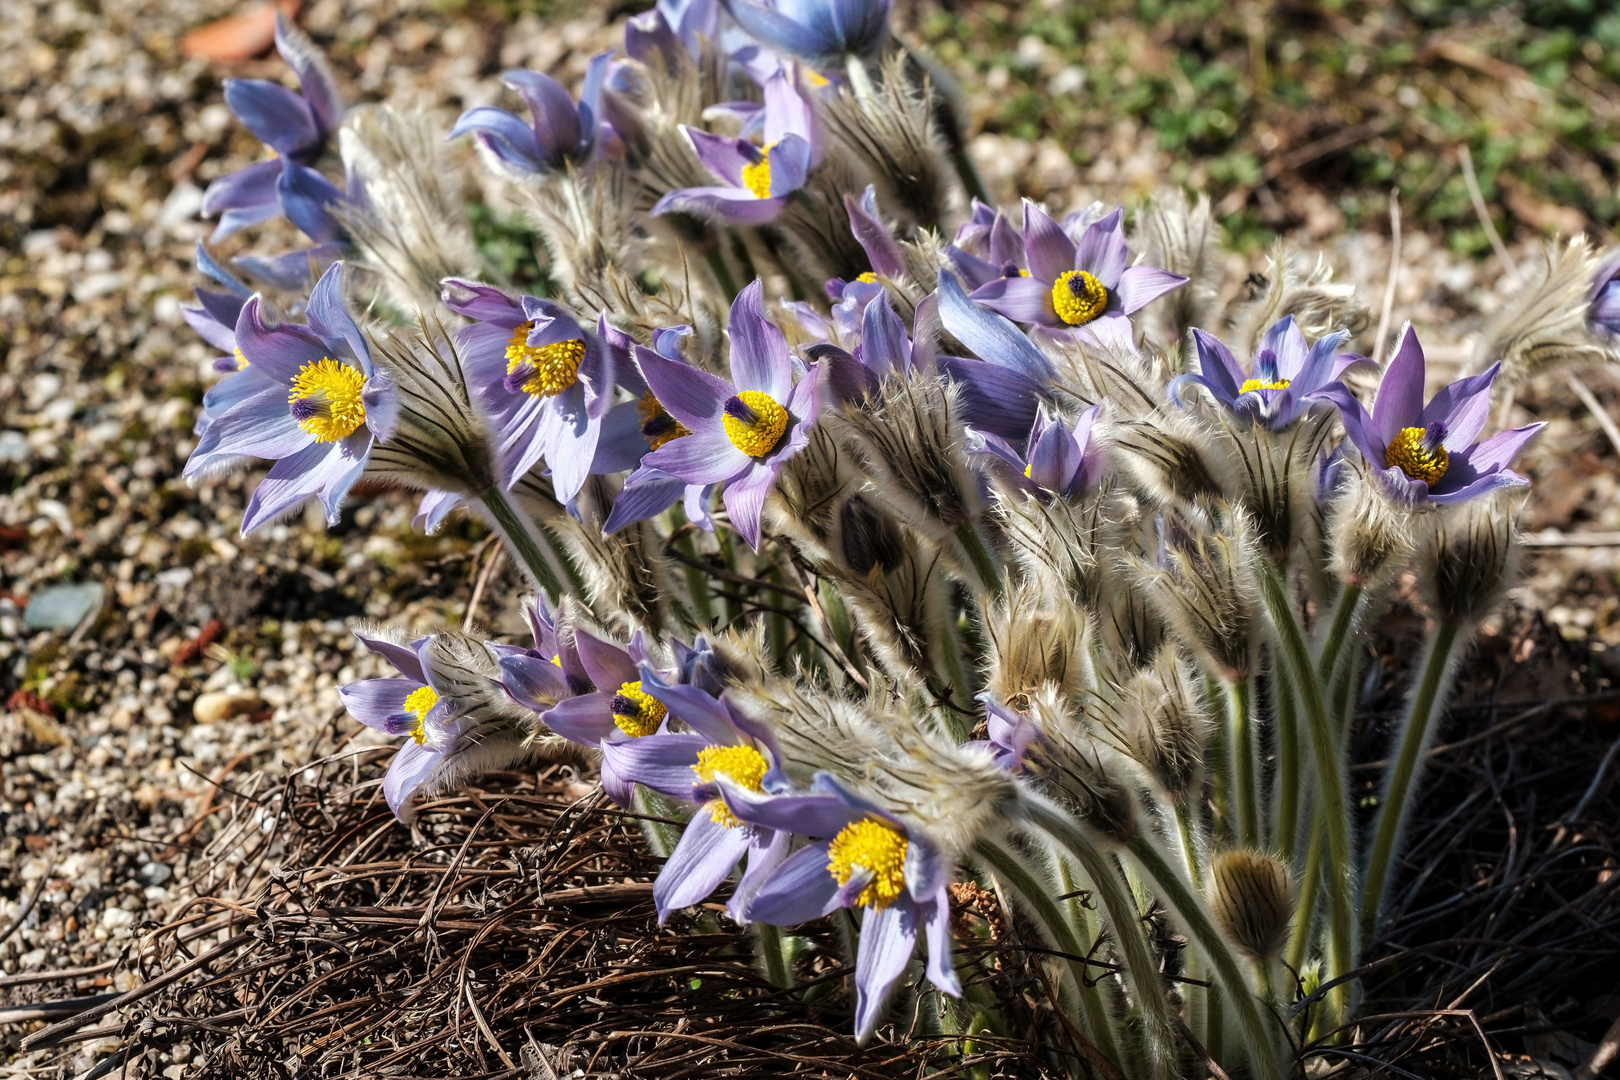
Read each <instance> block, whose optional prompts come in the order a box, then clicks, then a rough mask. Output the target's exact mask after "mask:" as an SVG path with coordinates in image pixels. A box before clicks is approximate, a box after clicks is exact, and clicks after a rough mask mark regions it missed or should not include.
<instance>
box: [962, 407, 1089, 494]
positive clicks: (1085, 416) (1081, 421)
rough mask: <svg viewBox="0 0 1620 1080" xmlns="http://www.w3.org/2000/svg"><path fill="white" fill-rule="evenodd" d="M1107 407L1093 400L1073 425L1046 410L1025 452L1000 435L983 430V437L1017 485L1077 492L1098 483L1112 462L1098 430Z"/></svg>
mask: <svg viewBox="0 0 1620 1080" xmlns="http://www.w3.org/2000/svg"><path fill="white" fill-rule="evenodd" d="M1101 412H1102V406H1101V405H1093V406H1091V407H1090V408H1089V409H1084V410H1082V411H1081V413H1080V415H1079V416H1077V417H1075V419H1074V423H1072V424H1070V423H1069V422H1067V421H1065V420H1063V419H1062V418H1060V417H1055V416H1051V415H1049V414H1048V413H1047V411H1046V410H1045V409H1042V410H1040V411H1039V412H1037V413H1036V414H1035V423H1034V424H1033V425H1031V427H1030V429H1029V442H1028V444H1027V446H1028V450H1027V451H1026V452H1025V453H1023V454H1020V453H1019V452H1018V451H1017V450H1016V449H1014V448H1013V446H1012V444H1011V443H1009V442H1008V441H1007V440H1006V439H1003V438H1002V437H1001V436H999V435H994V434H990V433H988V432H983V433H980V436H979V437H980V439H981V440H982V441H983V444H984V451H985V453H986V454H987V455H989V456H991V457H993V458H995V459H996V460H997V461H998V462H999V463H1000V464H1001V465H1002V466H1004V468H1003V469H1002V470H1001V472H1002V474H1003V475H1005V476H1006V477H1007V478H1008V480H1009V481H1010V482H1011V483H1012V484H1014V485H1016V486H1018V487H1022V488H1024V489H1026V490H1028V491H1037V492H1050V493H1052V494H1055V495H1074V494H1078V493H1080V492H1083V491H1088V490H1090V489H1091V488H1093V487H1095V486H1096V485H1097V482H1098V481H1099V480H1101V479H1102V474H1103V470H1104V469H1105V468H1106V467H1107V456H1106V455H1105V454H1104V452H1103V447H1102V443H1101V442H1100V441H1099V440H1098V439H1097V438H1096V437H1095V433H1094V428H1095V424H1096V421H1097V417H1098V415H1099V414H1100V413H1101Z"/></svg>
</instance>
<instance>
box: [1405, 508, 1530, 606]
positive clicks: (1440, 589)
mask: <svg viewBox="0 0 1620 1080" xmlns="http://www.w3.org/2000/svg"><path fill="white" fill-rule="evenodd" d="M1517 569H1518V543H1517V541H1516V538H1515V536H1514V506H1513V503H1511V502H1510V501H1509V499H1508V498H1507V497H1504V496H1497V497H1494V498H1482V499H1471V500H1469V501H1468V502H1465V503H1459V504H1457V505H1456V506H1453V507H1447V508H1446V509H1445V510H1443V511H1442V512H1440V513H1438V514H1436V515H1434V516H1433V521H1432V523H1431V525H1430V528H1429V532H1428V535H1427V536H1425V537H1424V538H1423V540H1422V542H1421V543H1420V545H1419V548H1418V587H1419V588H1420V589H1421V590H1422V593H1423V602H1424V603H1425V604H1427V605H1428V606H1429V610H1430V611H1432V612H1434V615H1435V617H1436V618H1437V619H1440V620H1441V621H1443V622H1448V623H1455V624H1457V625H1469V624H1472V623H1477V622H1479V621H1480V620H1481V619H1483V618H1485V616H1487V615H1489V614H1490V613H1491V610H1492V609H1493V608H1495V607H1496V605H1497V604H1498V603H1499V602H1500V601H1501V599H1502V595H1503V593H1505V592H1506V591H1507V589H1508V587H1509V586H1510V585H1512V584H1513V579H1514V577H1515V575H1516V572H1517Z"/></svg>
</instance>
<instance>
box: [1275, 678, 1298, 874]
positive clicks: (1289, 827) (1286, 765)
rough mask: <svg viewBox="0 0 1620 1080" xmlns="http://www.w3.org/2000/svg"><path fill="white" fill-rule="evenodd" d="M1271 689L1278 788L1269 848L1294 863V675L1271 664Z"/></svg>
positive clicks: (1296, 705)
mask: <svg viewBox="0 0 1620 1080" xmlns="http://www.w3.org/2000/svg"><path fill="white" fill-rule="evenodd" d="M1271 687H1272V691H1273V693H1274V694H1275V696H1276V702H1277V709H1276V713H1275V715H1276V718H1277V721H1276V723H1277V787H1276V792H1275V795H1274V796H1273V798H1272V801H1271V806H1272V811H1271V812H1272V829H1271V846H1272V847H1273V848H1275V849H1276V851H1277V852H1278V853H1279V854H1281V855H1282V857H1283V858H1284V859H1285V860H1287V861H1288V862H1290V863H1292V862H1293V861H1294V849H1295V847H1296V846H1297V844H1298V841H1299V798H1300V791H1299V753H1300V746H1299V695H1298V691H1297V690H1296V689H1295V688H1294V675H1293V672H1291V671H1288V670H1286V669H1285V668H1284V667H1283V666H1282V665H1281V664H1273V665H1272V671H1271Z"/></svg>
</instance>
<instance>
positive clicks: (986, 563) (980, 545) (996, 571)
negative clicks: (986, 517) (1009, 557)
mask: <svg viewBox="0 0 1620 1080" xmlns="http://www.w3.org/2000/svg"><path fill="white" fill-rule="evenodd" d="M956 539H957V541H958V542H959V543H961V545H962V550H963V551H965V552H967V557H968V559H969V561H971V562H972V563H973V569H974V572H976V573H977V574H978V575H979V584H981V585H983V586H984V590H985V592H987V593H988V594H989V595H990V596H992V597H996V596H1000V595H1001V570H1000V568H999V567H998V566H997V565H996V558H995V556H994V555H993V554H992V553H991V551H990V547H989V545H988V544H986V543H985V540H984V535H983V534H982V533H980V532H979V527H978V525H977V524H976V523H975V522H974V521H973V519H972V518H969V519H968V520H967V521H964V522H962V524H960V525H958V526H957V527H956Z"/></svg>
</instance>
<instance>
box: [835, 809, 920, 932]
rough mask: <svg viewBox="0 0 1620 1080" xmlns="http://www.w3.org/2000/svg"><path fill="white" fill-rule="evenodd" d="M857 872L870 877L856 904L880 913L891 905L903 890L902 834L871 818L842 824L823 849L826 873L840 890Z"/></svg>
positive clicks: (892, 827) (903, 838) (904, 868)
mask: <svg viewBox="0 0 1620 1080" xmlns="http://www.w3.org/2000/svg"><path fill="white" fill-rule="evenodd" d="M857 869H861V870H865V871H867V872H868V873H870V874H871V880H870V881H869V882H867V884H866V887H865V888H864V889H862V890H861V892H860V895H859V896H857V897H856V898H855V903H856V904H857V905H860V906H863V907H874V908H877V909H878V910H879V911H881V910H883V909H884V908H886V907H888V906H889V905H890V904H892V903H894V902H895V900H897V899H899V897H900V893H901V892H902V891H903V890H904V889H905V887H906V873H905V870H906V838H905V835H904V834H902V833H901V832H900V830H898V829H896V828H894V826H892V825H886V824H884V823H883V822H881V821H874V820H873V819H871V818H862V819H861V820H860V821H857V822H855V823H853V824H851V825H845V826H844V827H843V828H842V829H840V830H839V832H838V835H837V836H835V837H833V841H832V844H831V845H829V846H828V848H827V873H829V874H831V875H832V876H833V880H834V881H836V882H838V887H839V888H843V887H844V886H845V885H848V884H849V879H850V878H852V877H854V876H855V871H856V870H857Z"/></svg>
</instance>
